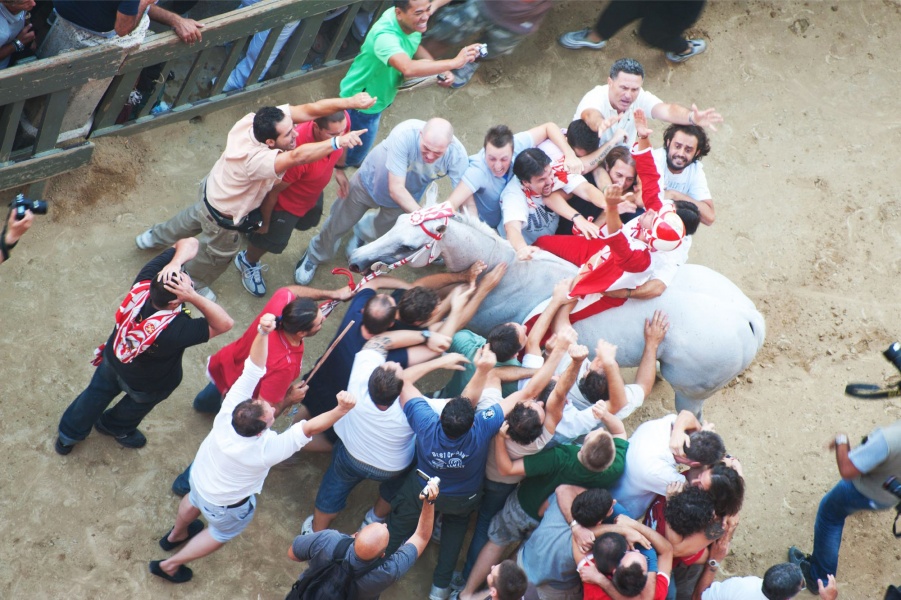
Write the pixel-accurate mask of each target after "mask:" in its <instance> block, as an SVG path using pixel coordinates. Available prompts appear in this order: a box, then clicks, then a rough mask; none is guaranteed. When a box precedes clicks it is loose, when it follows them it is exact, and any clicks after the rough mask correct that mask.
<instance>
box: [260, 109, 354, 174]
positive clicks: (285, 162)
mask: <svg viewBox="0 0 901 600" xmlns="http://www.w3.org/2000/svg"><path fill="white" fill-rule="evenodd" d="M292 108H294V107H292ZM328 114H331V113H328ZM366 131H367V130H366V129H359V130H356V131H351V132H350V133H345V134H342V135H338V136H335V137H333V138H330V139H327V140H323V141H321V142H310V143H308V144H298V145H297V146H296V147H295V148H294V149H293V150H288V151H287V152H279V154H278V156H276V157H275V172H276V173H279V174H281V173H284V172H285V171H287V170H288V169H290V168H291V167H296V166H297V165H305V164H308V163H311V162H316V161H317V160H319V159H321V158H325V157H326V156H328V155H329V154H331V153H332V152H334V151H335V150H341V149H347V148H353V147H354V146H359V145H360V144H362V143H363V142H362V141H361V140H360V136H361V135H363V134H364V133H366Z"/></svg>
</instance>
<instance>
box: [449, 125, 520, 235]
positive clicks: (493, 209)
mask: <svg viewBox="0 0 901 600" xmlns="http://www.w3.org/2000/svg"><path fill="white" fill-rule="evenodd" d="M534 147H535V142H534V141H533V140H532V134H531V133H529V132H528V131H523V132H521V133H517V134H516V135H514V136H513V158H512V159H511V160H510V168H509V169H508V170H507V172H506V173H505V174H504V176H503V177H497V176H496V175H495V174H494V173H492V172H491V169H489V168H488V163H487V162H485V148H482V149H481V150H479V153H478V154H473V155H472V156H470V157H469V166H468V167H467V168H466V171H465V172H464V173H463V183H465V184H466V187H468V188H469V190H470V191H471V192H472V196H473V198H474V199H475V202H476V207H477V208H478V209H479V218H480V219H482V221H484V222H485V223H487V224H488V225H490V226H491V228H492V229H494V228H497V226H498V225H499V224H500V222H501V192H503V191H504V187H505V186H506V185H507V182H509V181H510V179H512V178H513V161H515V160H516V157H517V156H518V155H519V153H520V152H522V151H523V150H528V149H529V148H534Z"/></svg>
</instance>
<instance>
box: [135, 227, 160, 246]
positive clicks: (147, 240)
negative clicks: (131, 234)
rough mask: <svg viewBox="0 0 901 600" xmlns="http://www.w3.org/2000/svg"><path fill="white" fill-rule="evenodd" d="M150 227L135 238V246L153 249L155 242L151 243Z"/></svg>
mask: <svg viewBox="0 0 901 600" xmlns="http://www.w3.org/2000/svg"><path fill="white" fill-rule="evenodd" d="M151 231H152V229H148V230H147V231H145V232H144V233H142V234H141V235H139V236H138V237H136V238H135V246H137V247H138V249H140V250H153V249H154V248H156V244H154V243H153V234H152V233H151Z"/></svg>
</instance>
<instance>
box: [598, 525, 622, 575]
mask: <svg viewBox="0 0 901 600" xmlns="http://www.w3.org/2000/svg"><path fill="white" fill-rule="evenodd" d="M628 548H629V544H628V543H627V542H626V538H624V537H623V535H622V534H620V533H616V532H613V531H608V532H607V533H603V534H601V535H599V536H598V537H597V538H596V539H595V540H594V545H593V546H592V548H591V552H592V554H593V555H594V566H595V567H597V570H598V572H600V573H603V574H604V575H610V574H611V573H613V571H614V570H615V569H616V567H617V566H619V561H621V560H622V559H623V556H624V555H625V554H626V550H627V549H628Z"/></svg>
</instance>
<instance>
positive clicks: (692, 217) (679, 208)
mask: <svg viewBox="0 0 901 600" xmlns="http://www.w3.org/2000/svg"><path fill="white" fill-rule="evenodd" d="M673 205H674V206H675V207H676V214H677V215H679V218H680V219H682V224H683V225H685V235H694V234H695V232H696V231H697V230H698V225H700V224H701V209H700V208H698V205H697V204H695V203H694V202H689V201H688V200H676V201H675V202H673Z"/></svg>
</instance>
